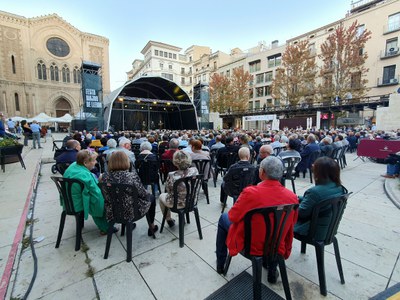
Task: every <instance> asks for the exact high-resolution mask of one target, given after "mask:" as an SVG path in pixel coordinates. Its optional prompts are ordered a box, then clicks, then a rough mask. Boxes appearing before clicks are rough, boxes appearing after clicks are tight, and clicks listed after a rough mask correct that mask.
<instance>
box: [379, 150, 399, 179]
mask: <svg viewBox="0 0 400 300" xmlns="http://www.w3.org/2000/svg"><path fill="white" fill-rule="evenodd" d="M385 162H386V163H387V166H386V174H384V175H381V176H382V177H385V178H396V177H399V173H400V151H399V152H397V153H396V154H394V153H391V154H389V156H388V157H387V158H386V159H385Z"/></svg>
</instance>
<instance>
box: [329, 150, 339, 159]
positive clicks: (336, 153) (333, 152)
mask: <svg viewBox="0 0 400 300" xmlns="http://www.w3.org/2000/svg"><path fill="white" fill-rule="evenodd" d="M341 151H342V148H334V149H333V151H332V153H331V156H330V157H331V158H333V159H336V160H338V159H339V157H340V152H341Z"/></svg>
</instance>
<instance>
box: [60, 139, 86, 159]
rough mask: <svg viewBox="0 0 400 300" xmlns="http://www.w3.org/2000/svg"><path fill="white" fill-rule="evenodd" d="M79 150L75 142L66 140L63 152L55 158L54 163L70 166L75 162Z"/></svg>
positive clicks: (79, 146) (77, 143) (78, 144)
mask: <svg viewBox="0 0 400 300" xmlns="http://www.w3.org/2000/svg"><path fill="white" fill-rule="evenodd" d="M79 150H81V144H80V143H79V142H78V141H77V140H68V141H67V142H66V148H65V150H64V151H62V152H61V154H60V155H58V156H57V157H55V160H56V163H67V164H72V163H73V162H75V161H76V155H77V154H78V152H79Z"/></svg>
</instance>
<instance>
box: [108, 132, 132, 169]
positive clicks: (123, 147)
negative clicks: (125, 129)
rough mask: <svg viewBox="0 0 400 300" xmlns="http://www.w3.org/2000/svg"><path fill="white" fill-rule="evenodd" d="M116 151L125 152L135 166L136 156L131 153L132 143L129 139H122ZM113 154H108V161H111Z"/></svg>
mask: <svg viewBox="0 0 400 300" xmlns="http://www.w3.org/2000/svg"><path fill="white" fill-rule="evenodd" d="M114 151H124V152H125V153H126V155H128V157H129V161H130V162H131V164H132V165H133V166H134V165H135V154H134V153H133V152H132V151H131V141H130V140H129V139H127V138H126V137H121V138H120V139H119V142H118V148H116V149H115V150H114ZM112 152H113V151H112ZM112 152H109V153H108V154H107V161H108V160H109V159H110V155H111V153H112Z"/></svg>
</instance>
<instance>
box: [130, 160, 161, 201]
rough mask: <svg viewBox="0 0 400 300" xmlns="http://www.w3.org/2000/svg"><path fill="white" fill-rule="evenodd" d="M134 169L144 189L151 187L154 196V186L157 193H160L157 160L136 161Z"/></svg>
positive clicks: (158, 164)
mask: <svg viewBox="0 0 400 300" xmlns="http://www.w3.org/2000/svg"><path fill="white" fill-rule="evenodd" d="M135 168H136V171H137V173H138V175H139V178H140V181H141V182H142V184H143V185H144V186H145V187H146V186H148V185H150V186H151V191H152V193H153V195H154V197H155V196H156V192H155V186H157V188H158V192H159V193H161V187H160V175H159V173H158V172H159V169H160V163H159V161H158V160H148V159H144V160H138V159H137V160H136V161H135Z"/></svg>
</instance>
